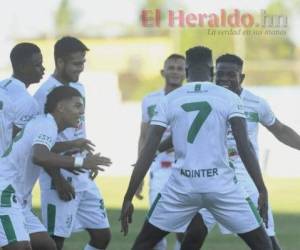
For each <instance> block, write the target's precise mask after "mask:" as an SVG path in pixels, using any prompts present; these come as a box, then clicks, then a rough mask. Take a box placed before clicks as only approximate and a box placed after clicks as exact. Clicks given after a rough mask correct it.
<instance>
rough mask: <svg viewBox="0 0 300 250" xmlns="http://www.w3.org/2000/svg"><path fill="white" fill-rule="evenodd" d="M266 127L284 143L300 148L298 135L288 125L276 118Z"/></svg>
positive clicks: (299, 136)
mask: <svg viewBox="0 0 300 250" xmlns="http://www.w3.org/2000/svg"><path fill="white" fill-rule="evenodd" d="M266 128H267V129H268V130H269V131H270V132H271V133H272V134H273V135H274V136H275V137H276V138H277V139H278V140H279V141H281V142H282V143H284V144H285V145H287V146H290V147H292V148H295V149H298V150H300V135H299V134H298V133H297V132H296V131H294V130H293V129H292V128H290V127H289V126H287V125H285V124H284V123H282V122H280V121H279V120H278V119H276V120H275V122H274V124H273V125H271V126H266Z"/></svg>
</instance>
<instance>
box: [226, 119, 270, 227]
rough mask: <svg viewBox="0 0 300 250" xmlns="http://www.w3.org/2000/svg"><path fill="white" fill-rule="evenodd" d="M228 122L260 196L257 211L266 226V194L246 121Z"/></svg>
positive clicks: (235, 120)
mask: <svg viewBox="0 0 300 250" xmlns="http://www.w3.org/2000/svg"><path fill="white" fill-rule="evenodd" d="M229 121H230V125H231V129H232V133H233V136H234V139H235V141H236V145H237V149H238V152H239V155H240V157H241V160H242V161H243V163H244V165H245V167H246V169H247V171H248V173H249V175H250V176H251V178H252V179H253V181H254V183H255V185H256V187H257V189H258V192H259V194H260V197H259V211H260V214H261V216H262V218H263V220H264V222H265V223H266V225H267V222H268V219H267V218H268V193H267V189H266V186H265V184H264V181H263V178H262V174H261V171H260V166H259V163H258V159H257V157H256V154H255V151H254V149H253V147H252V145H251V143H250V140H249V138H248V134H247V130H246V121H245V119H244V118H240V117H233V118H231V119H230V120H229Z"/></svg>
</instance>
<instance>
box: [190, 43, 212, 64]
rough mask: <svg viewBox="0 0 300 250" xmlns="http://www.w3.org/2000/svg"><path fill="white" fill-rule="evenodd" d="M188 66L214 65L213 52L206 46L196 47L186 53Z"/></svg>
mask: <svg viewBox="0 0 300 250" xmlns="http://www.w3.org/2000/svg"><path fill="white" fill-rule="evenodd" d="M185 55H186V63H187V65H191V64H193V65H194V64H207V63H212V51H211V49H209V48H207V47H204V46H196V47H193V48H190V49H188V50H187V51H186V52H185Z"/></svg>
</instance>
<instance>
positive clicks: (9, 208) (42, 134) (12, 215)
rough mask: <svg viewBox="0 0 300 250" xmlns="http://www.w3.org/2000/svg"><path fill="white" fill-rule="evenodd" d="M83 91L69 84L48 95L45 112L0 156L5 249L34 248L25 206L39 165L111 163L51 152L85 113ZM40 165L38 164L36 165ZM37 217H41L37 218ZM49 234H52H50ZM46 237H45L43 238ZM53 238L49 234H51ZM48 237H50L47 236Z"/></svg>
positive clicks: (0, 237)
mask: <svg viewBox="0 0 300 250" xmlns="http://www.w3.org/2000/svg"><path fill="white" fill-rule="evenodd" d="M83 111H84V104H83V98H82V96H81V94H80V93H79V92H78V91H77V90H75V89H73V88H70V87H59V88H56V89H55V90H53V91H52V92H51V93H50V94H49V95H48V98H47V102H46V105H45V113H46V114H45V115H41V116H37V117H35V118H33V119H31V120H30V121H29V122H28V123H27V124H26V126H25V127H24V128H23V129H22V130H21V131H20V132H19V133H18V134H17V135H16V137H14V140H13V141H12V143H11V145H10V146H9V147H8V148H7V149H6V151H5V152H4V154H3V156H2V158H1V159H0V168H1V171H0V198H1V199H0V201H1V206H0V223H1V227H0V246H1V247H2V249H4V250H7V249H9V250H23V249H24V250H25V249H31V246H30V243H29V235H28V233H29V232H28V230H27V229H26V223H25V222H24V221H25V218H24V213H23V210H22V208H21V207H22V205H23V203H24V201H26V200H27V198H28V197H29V196H30V195H31V191H32V188H33V185H34V183H35V182H36V180H37V177H38V175H36V174H35V173H36V170H35V168H38V167H37V165H40V166H44V167H51V168H57V167H58V166H60V167H63V168H68V169H71V170H72V169H75V168H86V169H94V170H95V169H102V168H100V167H98V165H106V166H109V165H110V160H109V159H108V158H105V157H100V156H99V155H98V154H96V155H88V156H86V157H84V158H83V157H81V156H77V157H72V156H61V155H59V154H55V153H53V152H51V148H52V147H53V146H54V143H55V141H56V137H57V135H58V132H60V131H62V130H64V129H66V128H68V127H75V126H77V124H78V121H79V119H80V116H81V115H82V114H83ZM32 163H34V164H37V165H33V164H32ZM36 220H38V219H37V218H36ZM48 237H49V236H48ZM44 239H45V238H44ZM49 239H50V237H49ZM46 240H47V239H46ZM50 243H52V245H51V244H50V245H40V247H39V248H37V249H49V250H55V249H56V246H55V244H54V242H53V241H52V242H51V241H50Z"/></svg>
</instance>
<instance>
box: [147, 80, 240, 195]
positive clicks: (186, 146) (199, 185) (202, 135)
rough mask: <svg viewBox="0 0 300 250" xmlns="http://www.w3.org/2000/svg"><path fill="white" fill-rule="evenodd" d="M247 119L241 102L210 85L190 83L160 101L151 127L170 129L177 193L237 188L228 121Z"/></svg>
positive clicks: (232, 95)
mask: <svg viewBox="0 0 300 250" xmlns="http://www.w3.org/2000/svg"><path fill="white" fill-rule="evenodd" d="M232 117H245V115H244V109H243V105H242V102H241V99H240V98H239V97H238V96H237V95H236V94H234V93H232V92H231V91H229V90H227V89H225V88H223V87H220V86H217V85H215V84H212V83H209V82H193V83H188V84H186V85H184V86H182V87H181V88H178V89H176V90H174V91H172V92H171V93H170V94H168V95H166V96H165V97H163V98H162V99H161V102H160V103H159V105H158V106H157V109H156V114H155V115H154V117H153V119H152V121H151V124H153V125H159V126H163V127H167V126H169V125H170V126H171V133H172V138H173V145H174V150H175V159H176V163H175V166H174V169H173V171H172V177H170V179H169V180H172V182H174V183H172V184H174V188H176V190H182V192H183V193H187V192H192V193H195V192H199V193H202V192H203V193H205V192H221V191H226V190H231V189H232V188H233V186H234V185H235V182H234V171H233V169H232V168H231V167H230V166H229V159H228V150H227V143H226V142H227V132H228V128H229V119H230V118H232Z"/></svg>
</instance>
